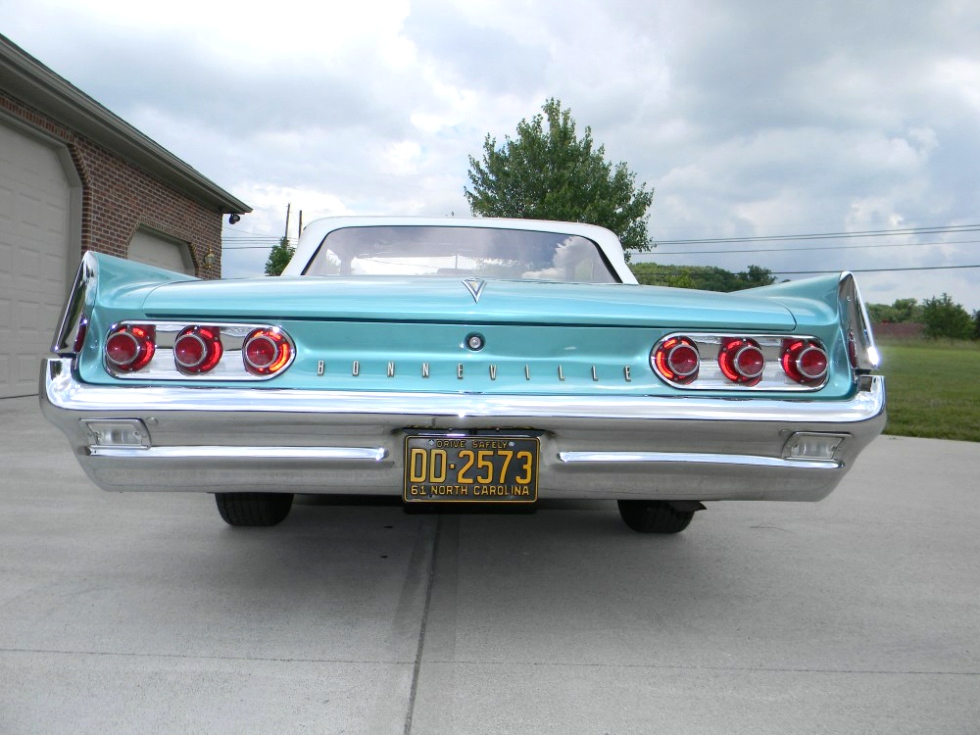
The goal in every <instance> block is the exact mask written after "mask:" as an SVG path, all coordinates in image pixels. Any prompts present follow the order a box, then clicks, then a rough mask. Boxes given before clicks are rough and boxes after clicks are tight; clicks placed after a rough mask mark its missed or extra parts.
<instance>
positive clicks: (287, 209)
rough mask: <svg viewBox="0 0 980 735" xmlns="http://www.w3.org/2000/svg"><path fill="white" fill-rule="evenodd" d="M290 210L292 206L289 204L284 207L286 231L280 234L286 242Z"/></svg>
mask: <svg viewBox="0 0 980 735" xmlns="http://www.w3.org/2000/svg"><path fill="white" fill-rule="evenodd" d="M292 208H293V205H292V203H291V202H290V203H289V204H287V205H286V229H285V230H284V231H283V233H282V237H283V239H284V240H286V241H288V240H289V212H290V210H292Z"/></svg>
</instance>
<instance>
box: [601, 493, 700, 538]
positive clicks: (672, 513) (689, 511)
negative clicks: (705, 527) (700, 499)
mask: <svg viewBox="0 0 980 735" xmlns="http://www.w3.org/2000/svg"><path fill="white" fill-rule="evenodd" d="M617 502H618V503H619V515H620V517H622V519H623V521H624V522H625V523H626V525H627V526H629V527H630V528H632V529H633V530H634V531H636V532H637V533H680V532H681V531H683V530H684V529H685V528H687V526H688V524H689V523H690V522H691V519H692V518H694V514H695V512H696V511H698V510H701V509H703V508H704V506H703V505H701V504H700V503H697V502H691V501H684V502H677V503H671V502H669V501H665V500H619V501H617Z"/></svg>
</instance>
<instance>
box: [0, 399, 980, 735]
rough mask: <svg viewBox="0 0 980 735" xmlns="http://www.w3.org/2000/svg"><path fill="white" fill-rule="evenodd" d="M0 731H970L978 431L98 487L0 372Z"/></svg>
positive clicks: (979, 519) (975, 696) (973, 722)
mask: <svg viewBox="0 0 980 735" xmlns="http://www.w3.org/2000/svg"><path fill="white" fill-rule="evenodd" d="M0 447H2V449H0V457H2V467H0V471H2V479H0V486H2V491H0V732H2V733H45V734H47V735H51V734H56V733H71V734H72V735H82V734H83V733H98V734H99V735H106V734H110V733H155V734H156V733H198V732H201V733H366V734H369V735H375V734H378V735H386V734H388V733H391V734H400V735H404V734H407V733H411V734H413V735H441V734H442V733H462V734H465V735H481V734H483V733H486V734H488V735H489V734H491V733H492V734H494V735H502V734H504V733H515V734H516V733H519V734H520V735H526V734H529V733H555V734H556V735H557V734H560V735H577V734H579V733H582V734H583V735H584V734H586V733H588V734H589V735H602V734H603V733H699V734H703V733H719V734H721V733H724V734H725V735H734V734H736V733H747V734H748V733H751V735H764V734H767V733H773V734H778V735H785V734H786V733H794V734H795V735H799V734H802V733H846V734H848V735H850V734H853V733H883V734H887V735H897V734H899V733H943V734H945V735H951V734H952V733H978V732H980V482H978V477H980V444H967V443H957V442H940V441H930V440H918V439H894V438H889V437H884V438H881V439H879V440H878V441H877V442H876V443H875V444H874V445H872V447H871V448H870V449H869V450H868V451H867V452H866V453H865V454H864V455H863V456H862V457H861V459H860V461H859V463H858V465H857V466H856V467H855V469H854V470H853V472H852V473H851V474H850V475H849V476H848V478H847V480H846V481H845V482H844V484H842V485H841V487H840V488H838V489H837V491H836V492H835V493H834V494H833V495H832V496H831V497H830V498H829V499H828V500H826V501H824V502H822V503H818V504H796V503H716V504H712V505H709V508H708V510H707V511H705V512H703V513H700V514H698V516H697V517H696V518H695V520H694V522H693V523H692V525H691V527H690V528H689V529H688V530H687V531H686V532H685V533H683V534H681V535H679V536H677V537H669V538H656V537H645V536H642V535H639V534H636V533H633V532H632V531H629V530H628V529H627V528H626V526H625V525H623V524H622V523H621V522H620V520H619V517H618V514H617V512H616V509H615V504H614V503H611V502H577V503H573V502H564V503H545V504H543V506H542V507H541V508H540V509H539V510H538V511H537V512H536V513H531V514H523V513H522V514H503V513H498V514H492V515H481V514H473V513H462V512H460V513H453V514H421V515H418V514H411V515H409V514H406V513H404V512H403V511H402V508H401V506H400V504H399V503H397V502H388V501H387V500H383V501H377V500H376V501H373V502H364V501H357V500H352V499H336V500H322V499H320V500H316V499H306V498H304V499H301V500H300V502H299V504H298V505H297V506H295V507H294V509H293V513H292V515H291V516H290V517H289V519H288V520H287V521H286V522H285V523H284V524H282V525H281V526H279V527H277V528H273V529H258V530H248V529H231V528H229V527H226V526H225V525H224V523H223V522H222V521H221V520H220V518H219V517H218V514H217V511H216V510H215V507H214V502H213V500H212V498H211V497H210V496H206V495H197V494H186V495H181V494H169V495H141V494H125V495H112V494H107V493H104V492H102V491H100V490H97V489H96V488H95V487H94V486H93V485H91V484H90V483H89V482H88V481H87V479H86V478H85V477H84V475H83V473H82V472H81V470H80V469H79V468H78V466H77V464H76V463H75V461H74V459H73V457H72V456H71V455H70V453H69V450H68V447H67V443H66V442H65V441H64V440H63V438H62V437H61V435H60V434H59V433H58V432H57V431H56V430H55V429H54V428H53V427H51V426H49V425H48V424H47V423H45V422H44V421H43V419H42V418H41V416H40V414H39V412H38V409H37V405H36V400H35V399H6V400H0Z"/></svg>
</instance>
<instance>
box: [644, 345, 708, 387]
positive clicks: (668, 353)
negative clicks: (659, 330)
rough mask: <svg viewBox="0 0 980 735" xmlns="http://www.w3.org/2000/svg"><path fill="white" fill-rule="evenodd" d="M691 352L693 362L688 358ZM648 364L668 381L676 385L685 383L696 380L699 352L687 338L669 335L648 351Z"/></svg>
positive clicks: (698, 369)
mask: <svg viewBox="0 0 980 735" xmlns="http://www.w3.org/2000/svg"><path fill="white" fill-rule="evenodd" d="M681 353H683V354H681ZM691 354H693V356H694V360H693V364H692V361H691V360H690V355H691ZM685 357H686V358H687V359H686V360H685ZM650 364H651V365H652V366H653V369H654V371H655V372H656V373H657V374H659V375H662V376H664V377H665V379H667V380H668V381H670V382H672V383H674V384H676V385H687V384H689V383H691V382H693V381H695V380H697V377H698V373H699V372H700V369H701V353H700V352H699V351H698V347H697V345H696V344H695V343H694V342H693V341H692V340H690V339H689V338H687V337H681V336H677V337H671V338H670V339H665V340H662V341H661V342H660V343H659V344H658V345H657V346H656V347H655V348H654V349H653V351H652V352H651V353H650Z"/></svg>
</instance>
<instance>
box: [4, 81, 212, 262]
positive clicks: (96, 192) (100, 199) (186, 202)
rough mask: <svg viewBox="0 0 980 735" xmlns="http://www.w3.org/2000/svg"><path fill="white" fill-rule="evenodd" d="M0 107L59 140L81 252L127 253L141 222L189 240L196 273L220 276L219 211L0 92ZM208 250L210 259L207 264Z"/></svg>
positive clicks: (175, 236) (179, 238) (124, 255)
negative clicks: (78, 188) (71, 173)
mask: <svg viewBox="0 0 980 735" xmlns="http://www.w3.org/2000/svg"><path fill="white" fill-rule="evenodd" d="M0 110H4V111H5V112H7V113H9V114H11V115H13V117H14V118H17V119H19V120H21V121H22V122H25V123H27V124H28V125H30V126H32V127H34V128H37V129H39V130H41V131H43V132H45V133H47V134H48V135H49V136H51V137H53V138H55V139H57V140H59V141H61V142H63V143H64V144H65V145H66V146H67V147H68V151H69V153H70V154H71V160H72V162H73V163H74V165H75V170H76V171H77V172H78V177H79V179H81V182H82V211H81V220H82V239H81V243H80V244H79V246H80V248H81V250H82V251H86V250H93V251H95V252H99V253H108V254H110V255H118V256H121V257H126V256H127V251H128V248H129V241H130V240H131V239H132V237H133V234H134V233H135V232H136V229H137V228H138V227H140V226H143V227H148V228H151V229H153V230H157V231H158V232H162V233H165V234H167V235H169V236H171V237H174V238H176V239H178V240H182V241H184V242H187V243H190V249H191V257H192V258H193V260H194V267H195V269H196V273H197V275H198V276H200V277H201V278H219V277H220V276H221V217H222V215H221V213H219V212H216V211H214V210H213V209H209V208H206V207H204V206H202V205H201V204H198V203H197V202H195V201H194V200H192V199H190V198H188V197H186V196H184V195H183V194H181V193H180V192H178V191H176V190H174V189H172V188H170V187H169V186H167V185H165V184H163V183H161V182H160V181H158V180H156V179H154V178H153V177H151V176H150V175H148V174H147V173H145V172H144V171H142V170H141V169H139V168H137V167H136V166H133V165H132V164H130V163H128V162H127V161H125V160H123V159H121V158H119V157H117V156H115V155H114V154H112V153H111V152H109V151H107V150H105V149H104V148H101V147H100V146H98V145H96V144H95V143H93V142H92V141H90V140H88V139H86V138H84V137H82V136H81V135H79V134H77V133H75V132H74V131H72V130H70V129H68V128H65V127H63V126H62V125H60V124H58V123H57V122H56V121H54V120H51V119H50V118H48V117H46V116H45V115H42V114H41V113H39V112H37V111H36V110H33V109H31V108H29V107H26V106H24V105H23V104H21V103H20V102H18V101H17V100H15V99H13V98H11V97H8V96H7V95H5V94H3V93H2V92H0ZM209 251H210V252H211V254H212V255H213V256H214V257H213V262H212V263H211V264H208V263H207V260H206V256H207V254H208V252H209Z"/></svg>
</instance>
